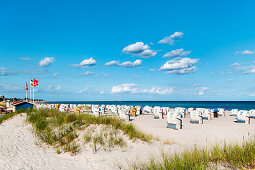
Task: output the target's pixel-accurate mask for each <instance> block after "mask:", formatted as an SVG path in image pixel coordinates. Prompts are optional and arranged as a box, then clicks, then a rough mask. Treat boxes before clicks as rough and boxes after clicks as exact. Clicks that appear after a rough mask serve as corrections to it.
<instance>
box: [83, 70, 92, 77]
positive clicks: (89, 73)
mask: <svg viewBox="0 0 255 170" xmlns="http://www.w3.org/2000/svg"><path fill="white" fill-rule="evenodd" d="M92 74H94V72H92V71H86V72H85V73H84V74H83V75H84V76H89V75H92Z"/></svg>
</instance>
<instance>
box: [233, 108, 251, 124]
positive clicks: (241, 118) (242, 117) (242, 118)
mask: <svg viewBox="0 0 255 170" xmlns="http://www.w3.org/2000/svg"><path fill="white" fill-rule="evenodd" d="M236 122H237V123H245V124H250V118H249V112H248V111H247V110H240V111H238V112H237V118H236Z"/></svg>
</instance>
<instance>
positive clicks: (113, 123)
mask: <svg viewBox="0 0 255 170" xmlns="http://www.w3.org/2000/svg"><path fill="white" fill-rule="evenodd" d="M27 121H28V122H29V123H31V124H32V125H33V127H34V129H35V132H36V135H37V136H38V137H39V138H40V139H41V140H42V141H44V142H45V143H47V144H49V145H52V146H54V147H55V148H57V153H59V152H60V149H59V148H62V149H63V151H65V152H71V153H73V154H76V153H77V152H78V151H79V149H78V148H79V145H78V144H77V143H76V142H75V139H77V138H78V135H77V132H78V131H80V130H84V129H86V128H87V127H88V126H90V125H106V126H110V127H111V128H112V129H116V130H121V131H122V132H123V133H124V134H125V135H127V136H128V137H129V139H132V140H136V139H140V140H142V141H146V142H150V140H151V139H152V136H150V135H146V134H144V133H143V132H141V131H139V130H137V129H136V128H135V126H134V125H133V124H130V123H125V122H123V121H121V120H119V119H117V118H114V117H106V116H101V117H95V116H93V115H88V114H76V113H68V112H59V111H58V110H56V109H31V110H28V111H27ZM107 133H108V132H107ZM103 134H104V135H107V136H110V135H109V134H106V133H102V134H100V135H96V136H95V135H93V136H92V135H91V134H89V132H88V133H87V134H85V135H84V141H85V143H88V142H90V141H92V142H93V143H94V151H96V150H97V146H98V144H100V145H101V146H104V144H103V142H104V141H103V139H106V137H103V136H104V135H103ZM107 139H109V140H107V142H112V143H113V145H117V146H120V147H121V146H124V145H125V142H124V141H123V139H122V138H121V137H115V138H113V141H112V139H111V138H107Z"/></svg>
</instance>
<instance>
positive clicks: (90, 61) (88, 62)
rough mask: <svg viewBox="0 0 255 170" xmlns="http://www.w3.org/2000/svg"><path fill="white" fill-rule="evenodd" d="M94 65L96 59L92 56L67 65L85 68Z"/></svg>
mask: <svg viewBox="0 0 255 170" xmlns="http://www.w3.org/2000/svg"><path fill="white" fill-rule="evenodd" d="M94 65H96V60H95V59H93V58H89V59H84V60H83V61H82V62H80V64H69V66H72V67H81V68H87V67H88V66H94Z"/></svg>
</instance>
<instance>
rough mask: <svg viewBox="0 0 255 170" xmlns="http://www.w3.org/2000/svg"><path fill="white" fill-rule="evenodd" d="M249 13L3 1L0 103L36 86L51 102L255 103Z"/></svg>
mask: <svg viewBox="0 0 255 170" xmlns="http://www.w3.org/2000/svg"><path fill="white" fill-rule="evenodd" d="M254 6H255V1H253V0H245V1H237V0H231V1H227V0H213V1H210V0H209V1H204V0H195V1H188V0H178V1H172V0H166V1H164V0H155V1H151V0H121V1H120V0H108V1H105V0H104V1H103V0H101V1H99V0H91V1H88V0H72V1H66V0H61V1H57V0H36V1H32V0H23V1H19V0H16V1H14V0H0V95H4V96H5V97H18V98H24V97H25V87H26V81H27V82H28V84H29V81H30V80H31V79H33V78H35V79H37V80H38V81H39V83H38V84H39V85H38V86H37V87H35V98H40V99H44V100H48V101H54V100H61V101H68V100H76V101H78V100H79V101H94V100H100V101H106V100H122V101H130V100H136V101H139V100H140V101H189V100H192V101H216V100H217V101H224V100H228V101H232V100H248V101H250V100H251V101H254V100H255V84H254V82H255V31H254V30H255V22H254V18H255V11H254ZM28 94H29V92H28ZM28 96H29V95H28Z"/></svg>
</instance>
